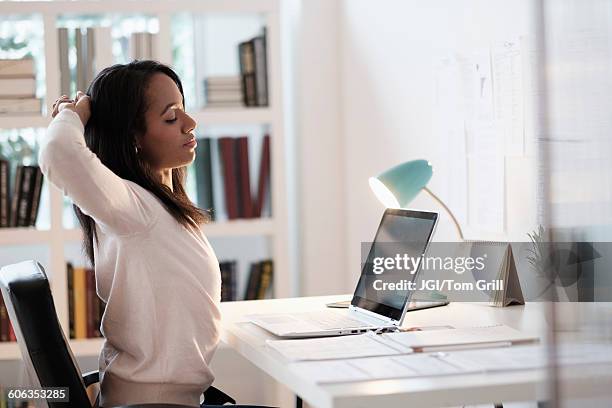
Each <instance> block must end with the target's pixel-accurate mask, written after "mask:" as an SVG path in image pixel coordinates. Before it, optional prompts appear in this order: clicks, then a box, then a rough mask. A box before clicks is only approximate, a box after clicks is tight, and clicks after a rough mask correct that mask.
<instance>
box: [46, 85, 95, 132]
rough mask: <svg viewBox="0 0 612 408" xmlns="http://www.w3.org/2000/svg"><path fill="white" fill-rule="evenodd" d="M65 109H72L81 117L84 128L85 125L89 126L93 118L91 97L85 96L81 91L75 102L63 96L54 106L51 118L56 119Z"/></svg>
mask: <svg viewBox="0 0 612 408" xmlns="http://www.w3.org/2000/svg"><path fill="white" fill-rule="evenodd" d="M64 109H70V110H71V111H73V112H76V113H77V115H79V118H81V122H82V123H83V127H84V126H85V125H87V122H88V121H89V117H90V116H91V104H90V100H89V96H87V95H85V94H84V93H83V92H81V91H78V92H77V95H76V98H75V99H74V100H72V99H68V97H67V96H66V95H62V96H61V97H60V98H58V99H57V100H56V101H55V103H54V104H53V112H52V113H51V117H53V118H54V117H55V116H56V115H57V114H58V113H60V112H61V111H62V110H64Z"/></svg>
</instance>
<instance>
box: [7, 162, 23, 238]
mask: <svg viewBox="0 0 612 408" xmlns="http://www.w3.org/2000/svg"><path fill="white" fill-rule="evenodd" d="M22 179H23V166H21V165H18V166H17V167H16V170H15V178H14V179H13V191H12V195H11V209H10V212H9V214H10V219H9V227H16V226H17V207H18V205H19V197H20V195H21V185H22Z"/></svg>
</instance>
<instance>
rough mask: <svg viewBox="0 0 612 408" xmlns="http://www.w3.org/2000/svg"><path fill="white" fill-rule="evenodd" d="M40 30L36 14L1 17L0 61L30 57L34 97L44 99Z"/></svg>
mask: <svg viewBox="0 0 612 408" xmlns="http://www.w3.org/2000/svg"><path fill="white" fill-rule="evenodd" d="M42 28H43V22H42V16H40V15H38V14H34V15H9V16H6V15H5V16H2V21H0V59H20V58H24V57H32V58H33V59H34V69H35V75H36V97H37V98H42V99H44V98H45V96H46V86H45V53H44V47H45V45H44V41H43V29H42ZM42 106H45V104H44V103H43V104H42ZM43 109H44V108H43Z"/></svg>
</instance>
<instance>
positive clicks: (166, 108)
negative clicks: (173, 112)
mask: <svg viewBox="0 0 612 408" xmlns="http://www.w3.org/2000/svg"><path fill="white" fill-rule="evenodd" d="M176 105H178V106H181V105H182V103H180V102H170V103H169V104H167V105H166V107H165V108H164V110H163V111H162V113H160V115H159V116H162V115H163V114H164V113H166V111H167V110H168V109H170V108H171V107H173V106H176Z"/></svg>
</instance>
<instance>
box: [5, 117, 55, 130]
mask: <svg viewBox="0 0 612 408" xmlns="http://www.w3.org/2000/svg"><path fill="white" fill-rule="evenodd" d="M49 122H50V118H48V117H46V116H41V115H12V116H11V115H0V129H22V128H46V127H47V126H49Z"/></svg>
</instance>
